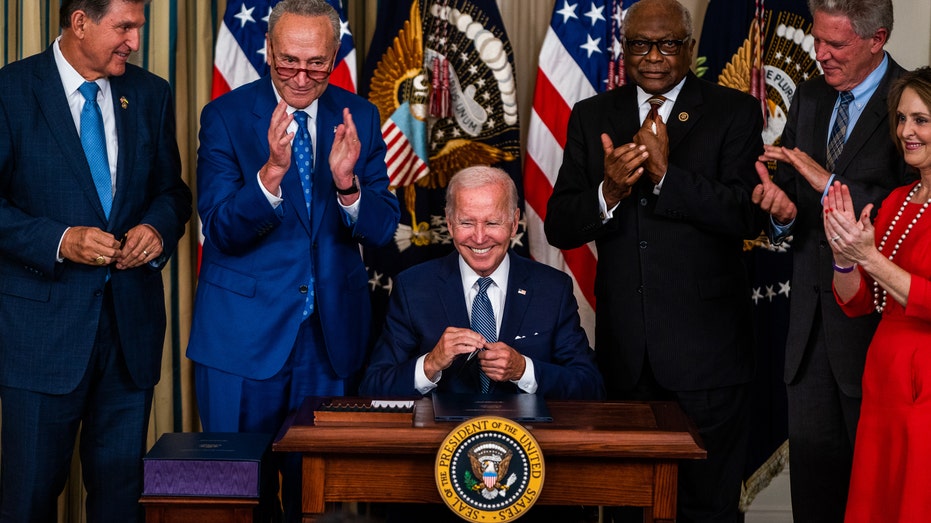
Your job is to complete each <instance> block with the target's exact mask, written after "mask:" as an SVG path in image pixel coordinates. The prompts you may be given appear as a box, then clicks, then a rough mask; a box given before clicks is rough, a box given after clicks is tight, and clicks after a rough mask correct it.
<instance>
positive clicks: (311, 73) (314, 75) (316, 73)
mask: <svg viewBox="0 0 931 523" xmlns="http://www.w3.org/2000/svg"><path fill="white" fill-rule="evenodd" d="M274 58H275V71H277V72H278V76H280V77H281V79H282V80H290V79H292V78H294V77H295V76H297V75H298V74H299V73H304V74H306V75H307V77H308V78H310V79H312V80H318V81H319V80H323V79H325V78H326V77H328V76H330V73H332V72H333V63H332V61H331V60H313V61H311V62H310V63H309V64H308V65H310V67H308V68H302V67H290V64H292V63H296V62H294V61H292V60H282V59H281V58H279V57H278V56H277V55H274ZM282 62H284V63H286V64H288V65H286V66H282V65H280V64H281V63H282Z"/></svg>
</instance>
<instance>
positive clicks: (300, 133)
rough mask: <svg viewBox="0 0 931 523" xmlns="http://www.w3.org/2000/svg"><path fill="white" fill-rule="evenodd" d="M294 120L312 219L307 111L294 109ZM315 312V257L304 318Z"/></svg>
mask: <svg viewBox="0 0 931 523" xmlns="http://www.w3.org/2000/svg"><path fill="white" fill-rule="evenodd" d="M294 121H295V122H297V133H295V135H294V143H293V144H292V146H291V153H292V155H293V157H294V158H293V161H294V165H296V166H297V174H298V176H300V178H301V188H302V189H303V191H304V204H305V205H306V206H307V220H308V221H310V219H311V214H310V201H311V189H312V187H313V176H312V175H313V172H314V153H313V148H312V147H311V141H310V132H309V131H308V130H307V113H305V112H304V111H294ZM312 312H314V267H313V258H311V260H310V283H308V285H307V298H306V299H305V300H304V316H303V317H304V318H305V319H306V318H307V317H308V316H310V314H311V313H312Z"/></svg>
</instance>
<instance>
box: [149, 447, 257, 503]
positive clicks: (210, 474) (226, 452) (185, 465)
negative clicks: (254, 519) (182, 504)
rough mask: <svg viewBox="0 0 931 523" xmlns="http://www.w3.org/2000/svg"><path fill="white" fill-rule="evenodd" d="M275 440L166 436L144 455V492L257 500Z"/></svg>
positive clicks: (162, 494) (161, 494)
mask: <svg viewBox="0 0 931 523" xmlns="http://www.w3.org/2000/svg"><path fill="white" fill-rule="evenodd" d="M271 441H272V435H271V434H245V433H225V432H224V433H219V432H171V433H167V434H163V435H162V437H161V438H159V439H158V441H157V442H155V445H153V446H152V449H151V450H150V451H149V452H148V454H146V455H145V458H143V468H144V484H143V490H142V494H143V495H144V496H204V497H224V498H225V497H234V498H257V497H259V485H260V483H261V481H260V476H261V471H262V461H263V460H264V459H265V458H266V457H267V455H268V452H269V449H270V447H271Z"/></svg>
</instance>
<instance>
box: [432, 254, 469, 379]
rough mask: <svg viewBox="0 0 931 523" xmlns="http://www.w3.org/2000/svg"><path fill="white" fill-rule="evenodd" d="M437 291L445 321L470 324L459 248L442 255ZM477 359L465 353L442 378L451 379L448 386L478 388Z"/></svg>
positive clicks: (453, 324)
mask: <svg viewBox="0 0 931 523" xmlns="http://www.w3.org/2000/svg"><path fill="white" fill-rule="evenodd" d="M436 293H437V295H438V297H439V301H440V305H441V306H442V307H443V311H444V312H445V314H446V325H449V326H453V327H462V328H469V325H470V322H469V311H468V309H467V308H466V302H465V293H464V292H463V290H462V275H461V274H460V273H459V253H458V252H455V251H454V252H452V253H451V254H449V255H447V256H446V257H445V258H443V264H442V266H441V268H440V270H439V272H438V278H437V289H436ZM443 330H445V327H443V328H442V329H440V332H441V333H442V331H443ZM477 363H478V360H477V359H475V358H473V359H471V360H468V359H467V358H466V356H459V357H457V358H456V359H454V360H453V364H452V365H450V367H449V368H448V369H446V370H445V371H443V376H444V378H443V379H444V380H448V381H449V382H448V383H447V384H446V386H447V387H450V388H448V389H447V390H460V391H477V390H479V382H478V373H477V372H476V371H475V367H474V365H477ZM455 382H459V383H460V386H459V387H457V386H455V385H453V383H455ZM460 387H461V388H460Z"/></svg>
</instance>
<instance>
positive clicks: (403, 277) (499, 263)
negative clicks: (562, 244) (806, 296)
mask: <svg viewBox="0 0 931 523" xmlns="http://www.w3.org/2000/svg"><path fill="white" fill-rule="evenodd" d="M519 218H520V210H519V209H518V208H517V187H515V185H514V182H513V181H512V180H511V178H510V177H509V176H508V175H507V173H505V172H504V171H502V170H500V169H496V168H493V167H487V166H474V167H468V168H466V169H463V170H462V171H460V172H458V173H457V174H456V175H455V176H453V178H452V179H451V180H450V182H449V186H448V187H447V190H446V222H447V224H448V225H449V231H450V234H451V235H452V238H453V244H454V245H455V246H456V250H457V251H458V252H456V253H452V254H450V255H449V256H446V257H444V258H439V259H436V260H431V261H428V262H425V263H422V264H420V265H417V266H415V267H412V268H410V269H408V270H406V271H404V272H402V273H401V274H399V275H398V277H397V278H396V280H395V284H394V291H393V292H392V294H391V302H390V304H389V306H388V316H387V318H386V320H385V328H384V330H383V331H382V334H381V337H380V338H379V340H378V343H377V344H376V346H375V350H374V353H373V354H372V360H371V362H370V364H369V367H368V369H367V371H366V373H365V378H364V379H363V381H362V385H361V387H360V391H361V393H362V394H363V395H370V396H371V395H417V394H428V393H430V392H431V391H433V390H434V389H435V390H437V391H439V392H458V393H475V394H480V393H486V392H491V393H505V394H506V393H516V394H520V393H531V394H532V393H536V394H539V395H542V396H544V397H546V398H559V399H602V398H603V397H604V385H603V382H602V379H601V375H600V374H599V372H598V368H597V367H596V366H595V359H594V352H593V351H592V350H591V348H590V347H589V345H588V338H587V337H586V335H585V331H583V330H582V327H581V326H580V323H579V314H578V306H577V304H576V301H575V297H574V296H573V294H572V280H571V279H570V278H569V276H567V275H566V274H565V273H562V272H560V271H558V270H556V269H553V268H552V267H548V266H546V265H543V264H541V263H538V262H535V261H531V260H528V259H526V258H523V257H521V256H518V255H516V254H514V253H513V252H508V248H509V247H510V244H511V239H512V238H513V237H514V235H515V234H516V233H517V223H518V220H519ZM489 306H490V307H489ZM489 309H490V311H489ZM396 509H397V510H396ZM583 517H584V515H583V510H582V508H581V507H551V506H548V507H545V508H535V509H532V510H530V511H529V512H528V513H527V514H526V515H525V516H523V517H522V518H521V521H563V522H566V521H580V520H582V518H583ZM387 519H388V521H389V522H391V521H395V520H397V521H433V522H436V521H447V520H449V521H458V520H459V518H458V517H457V516H455V515H453V514H452V513H451V512H449V510H448V509H447V508H446V507H445V506H441V505H426V506H425V505H413V506H405V508H404V509H403V510H400V509H399V507H396V506H393V507H391V508H390V509H389V510H388V518H387Z"/></svg>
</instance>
